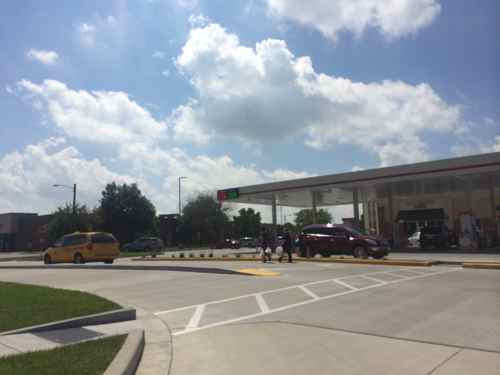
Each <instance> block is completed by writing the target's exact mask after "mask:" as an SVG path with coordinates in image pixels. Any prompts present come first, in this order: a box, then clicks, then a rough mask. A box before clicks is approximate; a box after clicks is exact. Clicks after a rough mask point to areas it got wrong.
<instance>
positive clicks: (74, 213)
mask: <svg viewBox="0 0 500 375" xmlns="http://www.w3.org/2000/svg"><path fill="white" fill-rule="evenodd" d="M73 217H74V218H75V219H76V184H73Z"/></svg>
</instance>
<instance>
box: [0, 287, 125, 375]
mask: <svg viewBox="0 0 500 375" xmlns="http://www.w3.org/2000/svg"><path fill="white" fill-rule="evenodd" d="M0 296H1V299H0V334H1V333H2V332H7V331H11V330H16V329H20V328H25V327H31V326H34V325H39V324H45V323H51V322H55V321H59V320H65V319H71V318H77V317H82V316H86V315H91V314H98V313H102V312H107V311H111V310H116V309H120V308H121V306H120V305H118V304H116V303H114V302H112V301H109V300H107V299H105V298H102V297H98V296H95V295H93V294H90V293H85V292H80V291H74V290H65V289H55V288H49V287H44V286H36V285H28V284H17V283H10V282H0ZM126 337H127V335H119V336H112V337H107V338H103V339H98V340H91V341H86V342H81V343H77V344H72V345H67V346H62V347H57V348H55V349H50V350H42V351H34V352H28V353H21V354H14V355H9V356H6V357H0V374H2V375H4V374H5V375H10V374H16V375H24V374H26V375H28V374H29V375H31V374H37V375H44V374H47V375H48V374H50V375H58V374H61V375H63V374H88V375H94V374H95V375H98V374H102V373H103V372H104V371H105V370H106V368H107V367H108V366H109V364H110V363H111V361H112V360H113V358H114V357H115V355H116V354H117V353H118V351H119V350H120V348H121V347H122V345H123V342H124V341H125V339H126Z"/></svg>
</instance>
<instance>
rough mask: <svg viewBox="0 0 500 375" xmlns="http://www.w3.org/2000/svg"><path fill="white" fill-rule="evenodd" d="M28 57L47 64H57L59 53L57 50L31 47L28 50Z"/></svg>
mask: <svg viewBox="0 0 500 375" xmlns="http://www.w3.org/2000/svg"><path fill="white" fill-rule="evenodd" d="M26 57H27V58H28V59H30V60H35V61H38V62H40V63H42V64H45V65H55V64H56V63H57V60H58V59H59V55H58V54H57V52H55V51H46V50H43V49H30V50H29V51H28V52H26Z"/></svg>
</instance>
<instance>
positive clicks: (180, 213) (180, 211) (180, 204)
mask: <svg viewBox="0 0 500 375" xmlns="http://www.w3.org/2000/svg"><path fill="white" fill-rule="evenodd" d="M185 178H187V177H185V176H179V216H181V215H182V203H181V180H184V179H185Z"/></svg>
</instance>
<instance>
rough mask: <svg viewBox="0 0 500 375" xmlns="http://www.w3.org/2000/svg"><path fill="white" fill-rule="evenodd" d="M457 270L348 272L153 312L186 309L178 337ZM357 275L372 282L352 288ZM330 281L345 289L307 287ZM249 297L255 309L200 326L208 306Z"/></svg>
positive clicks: (163, 313)
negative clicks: (325, 291)
mask: <svg viewBox="0 0 500 375" xmlns="http://www.w3.org/2000/svg"><path fill="white" fill-rule="evenodd" d="M458 270H459V268H450V269H446V270H441V271H437V272H427V273H418V274H415V276H408V275H407V276H403V275H401V274H397V273H395V272H398V271H407V269H405V270H402V269H397V270H390V271H378V272H370V273H366V274H358V275H349V276H344V277H340V278H334V279H326V280H319V281H313V282H309V283H305V284H299V285H292V286H289V287H284V288H277V289H271V290H266V291H261V292H258V293H250V294H245V295H241V296H237V297H232V298H226V299H221V300H215V301H209V302H206V303H203V304H197V305H190V306H184V307H180V308H175V309H170V310H165V311H159V312H156V313H155V315H157V316H159V317H161V319H162V320H164V321H165V322H167V323H168V315H169V314H171V313H178V312H182V311H185V314H186V316H187V318H189V320H188V323H187V325H186V326H185V327H184V328H180V329H179V330H177V331H174V332H173V334H174V336H178V335H183V334H186V333H190V332H196V331H199V330H202V329H207V328H211V327H217V326H221V325H225V324H230V323H234V322H239V321H242V320H247V319H252V318H256V317H259V316H263V315H267V314H272V313H275V312H279V311H284V310H288V309H291V308H294V307H299V306H303V305H308V304H310V303H315V302H318V301H323V300H326V299H331V298H335V297H340V296H343V295H347V294H353V293H358V292H361V291H366V290H370V289H375V288H379V287H384V286H387V285H390V284H396V283H401V282H405V281H407V280H414V279H420V278H424V277H431V276H434V275H440V274H444V273H448V272H454V271H458ZM383 274H385V275H395V276H398V277H399V278H397V279H393V280H388V281H387V280H381V279H379V278H377V275H383ZM360 277H361V278H363V279H365V280H367V281H371V282H372V284H370V285H367V286H362V287H355V286H353V285H351V284H350V283H349V279H353V281H354V280H356V279H354V278H357V280H359V278H360ZM380 277H383V276H380ZM329 282H330V283H335V284H337V285H339V286H341V287H343V288H344V290H341V291H337V292H335V293H332V294H329V295H325V296H318V295H317V294H316V293H314V292H313V291H312V290H311V289H310V288H308V287H311V286H315V285H318V286H319V285H320V284H323V285H324V284H327V283H329ZM294 290H296V291H299V290H300V291H301V292H302V293H303V296H304V297H303V298H304V299H303V300H300V301H299V302H294V303H288V304H285V305H282V306H278V307H274V308H271V307H270V306H269V302H268V300H266V299H272V298H276V297H279V296H281V297H282V298H283V296H284V295H285V294H286V293H289V292H292V291H294ZM337 290H338V288H337ZM249 297H253V299H254V303H255V304H256V306H255V307H256V309H257V310H256V311H257V312H253V313H248V314H244V313H243V314H241V313H240V314H241V315H240V316H236V317H231V318H227V319H224V317H223V316H219V315H217V320H216V321H215V322H212V323H206V324H201V325H200V321H201V320H202V316H203V314H204V313H205V312H206V311H207V310H210V309H211V306H214V305H217V308H218V309H220V306H224V303H234V302H238V301H243V300H248V298H249ZM307 297H309V298H307ZM296 298H297V297H296ZM247 302H248V301H247ZM271 306H273V305H271ZM193 310H194V312H193ZM218 311H219V310H218ZM254 311H255V310H254ZM218 314H220V311H219V312H218ZM222 315H223V314H222Z"/></svg>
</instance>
